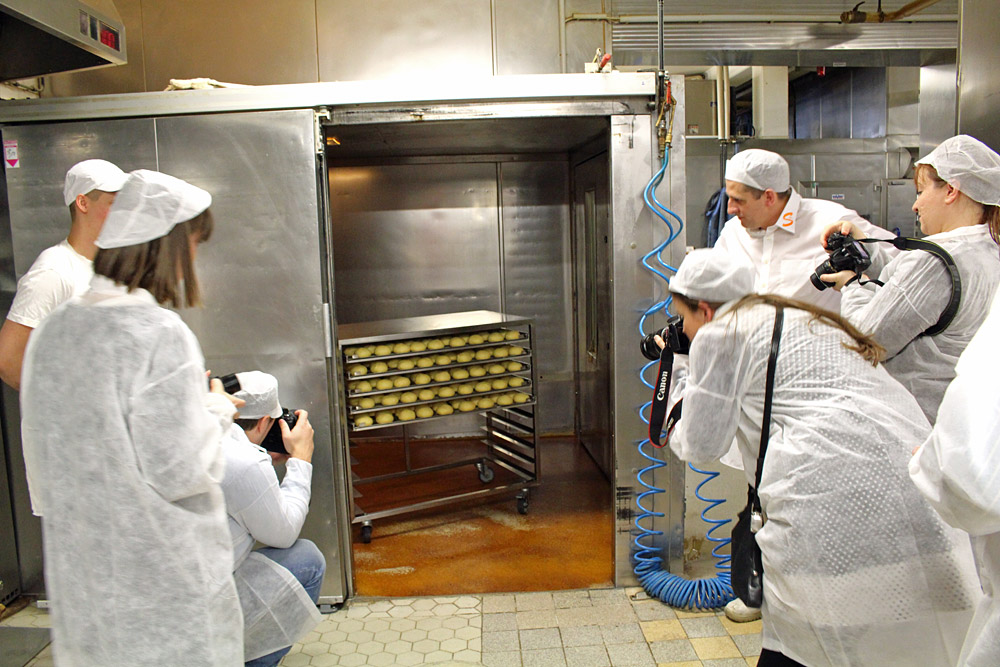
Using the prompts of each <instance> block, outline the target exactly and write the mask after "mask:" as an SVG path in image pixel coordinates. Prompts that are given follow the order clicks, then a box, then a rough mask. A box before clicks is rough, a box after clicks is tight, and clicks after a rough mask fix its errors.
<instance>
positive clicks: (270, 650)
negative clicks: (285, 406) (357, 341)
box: [222, 371, 326, 667]
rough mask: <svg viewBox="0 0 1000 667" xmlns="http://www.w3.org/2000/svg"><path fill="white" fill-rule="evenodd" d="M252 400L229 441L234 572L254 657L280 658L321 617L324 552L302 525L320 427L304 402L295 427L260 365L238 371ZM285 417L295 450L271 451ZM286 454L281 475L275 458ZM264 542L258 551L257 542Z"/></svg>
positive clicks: (267, 661)
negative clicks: (269, 440)
mask: <svg viewBox="0 0 1000 667" xmlns="http://www.w3.org/2000/svg"><path fill="white" fill-rule="evenodd" d="M236 378H237V379H238V380H239V383H240V390H239V391H237V392H236V393H235V394H234V396H235V397H236V398H239V399H242V400H243V401H245V402H246V403H245V405H243V407H241V408H240V418H239V419H237V420H236V423H234V424H233V425H232V427H230V431H229V434H228V437H227V438H226V439H225V440H224V442H223V451H224V453H225V457H226V473H225V477H224V478H223V480H222V491H223V493H224V495H225V498H226V512H227V513H228V514H229V529H230V532H231V533H232V538H233V556H234V566H235V571H234V573H233V574H234V577H235V579H236V590H237V591H238V592H239V596H240V604H241V606H242V607H243V620H244V628H243V642H244V659H245V660H247V663H246V664H247V665H252V666H253V667H263V666H265V665H266V666H271V665H277V664H278V663H279V662H280V661H281V658H282V656H284V655H285V654H286V653H287V652H288V650H289V649H290V648H291V646H292V644H294V643H295V642H296V641H298V640H299V639H300V638H301V637H302V635H304V634H305V633H307V632H309V631H310V630H312V629H313V627H315V625H316V623H318V622H319V620H320V617H319V612H318V611H317V610H316V600H317V599H318V597H319V589H320V585H321V584H322V582H323V575H324V573H325V572H326V560H325V559H324V557H323V553H322V552H321V551H320V550H319V549H318V548H317V547H316V545H315V544H313V543H312V542H310V541H309V540H304V539H299V532H300V531H301V530H302V524H303V523H304V522H305V519H306V514H307V513H308V511H309V498H310V495H311V489H310V485H311V482H312V453H313V428H312V426H311V425H310V424H309V415H308V414H307V413H306V412H305V411H304V410H299V411H298V412H297V413H296V414H297V415H298V421H297V422H296V423H295V427H294V428H292V429H289V428H288V424H287V423H285V421H284V420H282V419H279V417H281V403H280V402H279V401H278V381H277V379H275V377H274V376H273V375H268V374H267V373H262V372H260V371H248V372H244V373H237V374H236ZM275 420H278V422H279V424H278V428H280V429H281V435H282V441H283V444H284V446H285V449H286V450H287V452H288V454H287V455H281V454H276V453H269V452H268V451H267V450H265V449H264V448H263V447H261V446H260V445H261V443H262V442H263V441H264V438H265V437H266V436H267V434H268V432H269V431H270V430H271V428H272V426H273V425H274V422H275ZM272 459H273V460H274V461H279V460H283V461H285V464H286V468H285V478H284V479H283V480H282V481H281V483H280V484H279V483H278V476H277V474H276V473H275V471H274V467H273V465H272ZM255 541H257V542H260V543H262V544H264V545H265V546H264V548H262V549H258V550H256V551H253V546H254V542H255Z"/></svg>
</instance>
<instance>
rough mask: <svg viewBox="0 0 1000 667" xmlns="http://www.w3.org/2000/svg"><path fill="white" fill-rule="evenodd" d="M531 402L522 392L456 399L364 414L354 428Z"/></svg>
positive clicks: (357, 420)
mask: <svg viewBox="0 0 1000 667" xmlns="http://www.w3.org/2000/svg"><path fill="white" fill-rule="evenodd" d="M530 400H531V395H530V394H525V393H524V392H521V391H508V392H504V393H502V394H491V395H489V396H483V397H482V398H478V399H475V398H467V399H456V400H453V401H440V402H438V403H430V404H428V405H421V406H418V407H415V408H397V409H395V410H380V411H378V412H376V413H375V414H374V416H373V415H370V414H364V415H358V416H357V417H355V418H354V422H353V423H354V428H364V427H366V426H373V425H374V424H379V425H383V424H391V423H393V422H397V421H400V422H406V421H412V420H414V419H427V418H428V417H435V416H438V417H443V416H446V415H451V414H454V413H456V412H474V411H475V410H489V409H490V408H493V407H496V406H498V405H501V406H506V405H515V404H518V403H527V402H528V401H530Z"/></svg>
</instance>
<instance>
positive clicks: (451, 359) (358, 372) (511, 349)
mask: <svg viewBox="0 0 1000 667" xmlns="http://www.w3.org/2000/svg"><path fill="white" fill-rule="evenodd" d="M522 354H524V348H523V347H519V346H517V345H500V346H498V347H483V348H480V349H478V350H465V351H463V352H457V353H456V352H450V353H442V354H436V355H434V356H433V357H405V358H403V359H389V360H388V361H373V362H371V363H370V364H348V366H347V375H348V376H349V377H360V376H362V375H368V374H369V373H371V374H372V375H378V374H381V373H388V372H389V371H411V370H413V369H414V368H431V367H433V366H449V365H451V364H456V363H458V364H467V363H469V362H470V361H487V360H489V359H504V358H506V357H519V356H521V355H522Z"/></svg>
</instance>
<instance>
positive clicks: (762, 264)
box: [715, 190, 897, 313]
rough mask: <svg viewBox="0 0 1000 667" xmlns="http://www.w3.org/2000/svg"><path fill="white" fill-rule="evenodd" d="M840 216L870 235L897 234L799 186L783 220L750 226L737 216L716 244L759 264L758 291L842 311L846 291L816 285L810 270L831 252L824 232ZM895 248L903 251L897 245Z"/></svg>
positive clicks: (717, 246)
mask: <svg viewBox="0 0 1000 667" xmlns="http://www.w3.org/2000/svg"><path fill="white" fill-rule="evenodd" d="M839 220H848V221H850V222H852V223H854V225H855V226H856V227H857V228H858V229H860V230H861V231H862V232H864V234H865V235H866V236H870V237H874V238H883V239H889V238H892V237H893V234H892V233H891V232H889V231H887V230H885V229H882V228H881V227H877V226H875V225H873V224H872V223H870V222H868V221H867V220H865V219H864V218H862V217H861V216H860V215H858V214H857V213H855V212H854V211H852V210H851V209H849V208H846V207H844V206H841V205H840V204H837V203H835V202H832V201H826V200H823V199H803V198H802V196H801V195H800V194H799V193H797V192H795V191H794V190H793V191H792V194H791V196H790V197H789V198H788V203H787V204H786V205H785V208H784V209H783V210H782V211H781V215H780V216H779V217H778V222H777V223H775V224H773V225H771V226H770V227H768V228H767V229H764V230H760V231H754V232H750V231H748V230H747V229H746V228H745V227H744V226H743V225H742V224H741V223H740V220H739V218H737V217H735V216H734V217H732V218H730V219H729V220H728V221H727V222H726V225H725V227H723V229H722V233H721V234H720V235H719V240H718V241H717V242H716V244H715V247H716V248H720V249H722V250H725V251H727V252H731V253H736V254H738V255H740V256H742V257H744V258H746V260H748V261H749V262H750V263H751V264H752V265H753V266H754V268H755V269H756V270H757V276H756V280H755V282H754V291H755V292H757V293H758V294H765V293H767V294H779V295H781V296H785V297H789V298H792V299H799V300H800V301H805V302H807V303H812V304H815V305H817V306H820V307H821V308H826V309H827V310H832V311H833V312H835V313H836V312H839V311H840V292H838V291H837V290H835V289H825V290H818V289H816V288H815V287H814V286H813V284H812V282H810V280H809V276H811V275H812V273H813V271H815V270H816V267H817V266H819V265H820V264H821V263H822V262H823V261H825V260H826V258H827V256H828V255H827V253H826V249H825V248H823V245H822V243H821V242H820V235H821V234H822V232H823V230H824V229H826V227H827V226H829V225H831V224H833V223H835V222H837V221H839ZM889 250H890V251H891V252H892V254H895V253H896V252H897V251H896V250H895V248H890V249H889Z"/></svg>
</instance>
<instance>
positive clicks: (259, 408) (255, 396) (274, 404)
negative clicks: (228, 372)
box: [233, 371, 281, 419]
mask: <svg viewBox="0 0 1000 667" xmlns="http://www.w3.org/2000/svg"><path fill="white" fill-rule="evenodd" d="M236 379H237V380H239V381H240V390H239V391H238V392H236V393H235V394H233V396H235V397H236V398H242V399H243V400H244V401H246V402H247V404H246V405H244V406H243V407H242V408H239V411H240V419H260V418H261V417H272V418H274V419H277V418H278V417H280V416H281V403H280V402H278V380H277V378H275V377H274V376H273V375H268V374H267V373H262V372H260V371H245V372H243V373H237V374H236Z"/></svg>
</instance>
